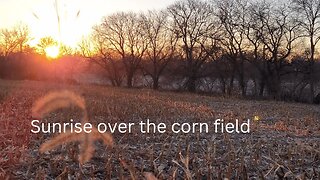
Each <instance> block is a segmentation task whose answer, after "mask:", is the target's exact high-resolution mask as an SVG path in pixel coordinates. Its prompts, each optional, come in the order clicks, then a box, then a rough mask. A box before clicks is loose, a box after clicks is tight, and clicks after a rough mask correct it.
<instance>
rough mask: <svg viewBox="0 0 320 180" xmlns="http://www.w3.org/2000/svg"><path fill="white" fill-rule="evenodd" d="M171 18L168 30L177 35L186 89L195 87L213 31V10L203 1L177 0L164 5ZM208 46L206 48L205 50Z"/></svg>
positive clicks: (207, 54)
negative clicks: (182, 59)
mask: <svg viewBox="0 0 320 180" xmlns="http://www.w3.org/2000/svg"><path fill="white" fill-rule="evenodd" d="M168 11H169V13H170V15H171V19H172V25H171V28H172V31H173V32H174V33H175V34H176V36H177V37H178V38H179V40H180V41H179V45H180V46H181V47H180V48H181V51H182V52H183V54H184V55H183V57H184V61H185V64H184V69H185V77H186V83H185V86H186V88H187V90H188V91H191V92H194V91H195V90H196V82H197V80H198V79H200V78H202V77H204V76H205V75H204V74H202V72H205V71H204V70H203V68H205V63H206V62H208V60H210V59H211V58H209V56H210V54H211V53H212V51H211V50H212V47H213V46H212V42H215V41H214V38H212V37H214V36H213V34H214V33H215V32H216V29H217V26H219V24H218V23H216V22H215V21H214V11H213V8H212V6H211V5H210V4H209V3H206V2H204V1H196V0H186V1H178V2H176V3H175V4H173V5H171V6H170V7H169V8H168ZM208 48H209V49H208Z"/></svg>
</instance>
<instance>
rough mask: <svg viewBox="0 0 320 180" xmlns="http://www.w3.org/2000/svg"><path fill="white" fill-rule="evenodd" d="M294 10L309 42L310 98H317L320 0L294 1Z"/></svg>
mask: <svg viewBox="0 0 320 180" xmlns="http://www.w3.org/2000/svg"><path fill="white" fill-rule="evenodd" d="M292 4H293V8H294V10H295V11H296V12H297V16H300V23H301V26H302V28H303V30H304V36H305V37H306V38H307V39H308V41H309V48H308V49H309V56H308V59H309V68H308V69H309V72H308V73H307V74H308V76H309V78H308V79H309V84H310V98H311V101H313V99H314V97H315V87H314V86H315V85H314V84H315V80H316V77H315V69H314V67H315V56H316V46H317V44H318V43H319V41H320V0H292Z"/></svg>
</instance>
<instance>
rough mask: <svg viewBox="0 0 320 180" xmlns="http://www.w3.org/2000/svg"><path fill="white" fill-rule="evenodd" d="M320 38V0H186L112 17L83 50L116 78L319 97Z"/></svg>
mask: <svg viewBox="0 0 320 180" xmlns="http://www.w3.org/2000/svg"><path fill="white" fill-rule="evenodd" d="M2 34H3V33H2ZM319 40H320V0H287V1H285V2H283V3H281V2H274V1H268V0H228V1H225V0H212V1H205V0H200V1H199V0H180V1H177V2H175V3H174V4H172V5H170V6H169V7H167V8H166V9H163V10H159V11H149V12H145V13H133V12H118V13H114V14H112V15H108V16H106V17H104V18H103V20H102V21H101V22H100V23H99V24H97V25H96V26H94V27H93V32H92V34H91V36H90V37H88V38H87V39H84V40H83V41H82V42H81V43H80V44H79V48H78V49H77V55H78V56H81V57H83V58H84V59H86V62H90V63H92V64H95V65H97V66H99V67H100V68H101V69H103V71H104V72H105V77H106V78H107V79H108V80H109V81H110V82H111V84H112V85H113V86H127V87H133V86H135V79H137V78H140V79H141V78H142V79H143V80H144V81H147V82H149V81H151V84H152V88H154V89H159V88H164V89H165V88H167V87H171V88H174V89H181V90H187V91H190V92H196V91H205V92H220V93H221V94H223V95H226V96H230V95H241V96H244V97H247V96H254V97H260V98H263V97H271V98H274V99H278V100H280V99H282V100H295V101H305V102H319V101H320V95H319V80H320V74H319V72H320V71H319V70H320V63H319V60H318V57H319V56H318V51H317V48H318V42H319ZM4 47H5V46H4Z"/></svg>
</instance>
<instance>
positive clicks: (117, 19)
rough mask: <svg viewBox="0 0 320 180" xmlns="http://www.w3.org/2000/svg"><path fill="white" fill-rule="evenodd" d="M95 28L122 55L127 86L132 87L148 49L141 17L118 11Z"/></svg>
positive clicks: (111, 47)
mask: <svg viewBox="0 0 320 180" xmlns="http://www.w3.org/2000/svg"><path fill="white" fill-rule="evenodd" d="M94 30H95V32H96V34H98V35H99V36H100V39H101V40H103V42H107V44H109V45H110V49H111V50H112V51H114V52H115V53H117V54H118V55H119V56H120V58H121V60H122V62H123V65H124V67H125V72H126V78H127V86H128V87H132V86H133V77H134V75H135V73H136V72H137V70H138V68H139V66H140V63H141V61H142V59H143V56H144V54H145V51H146V49H147V43H146V41H145V39H144V36H143V34H142V32H143V23H141V19H140V17H139V16H138V15H137V14H134V13H123V12H122V13H116V14H113V15H110V16H107V17H105V18H104V20H103V22H102V23H101V24H100V25H99V26H97V27H95V28H94Z"/></svg>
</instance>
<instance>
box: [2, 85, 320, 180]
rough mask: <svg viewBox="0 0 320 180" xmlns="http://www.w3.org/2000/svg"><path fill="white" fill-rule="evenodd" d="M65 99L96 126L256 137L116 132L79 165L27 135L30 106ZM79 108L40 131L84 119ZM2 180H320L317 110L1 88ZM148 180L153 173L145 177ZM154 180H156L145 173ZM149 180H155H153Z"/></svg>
mask: <svg viewBox="0 0 320 180" xmlns="http://www.w3.org/2000/svg"><path fill="white" fill-rule="evenodd" d="M61 90H69V91H72V92H75V93H76V94H78V95H80V96H82V97H83V98H84V99H85V101H86V107H87V111H88V114H89V120H90V122H91V123H92V124H95V125H96V124H98V123H116V122H118V123H119V122H124V123H130V122H133V123H138V122H140V121H145V120H147V119H149V120H150V121H152V122H154V123H165V124H166V125H167V126H168V127H169V126H170V125H172V124H173V123H177V122H178V123H196V122H198V123H199V122H202V123H207V124H208V125H209V126H210V127H212V126H213V123H214V121H215V120H216V119H219V118H220V119H224V121H225V122H235V120H236V119H239V120H240V121H244V120H247V119H250V120H251V121H250V122H251V124H250V133H249V134H241V133H240V134H239V133H232V134H228V133H215V132H214V131H213V130H212V129H211V130H209V132H207V133H206V132H202V133H199V132H195V133H173V132H172V131H170V130H168V131H166V132H165V133H159V132H158V133H144V134H143V133H141V132H140V131H139V130H138V129H135V130H133V132H131V133H124V134H121V133H119V132H116V133H113V134H112V137H113V139H114V146H113V147H108V146H105V145H103V143H102V142H100V141H97V142H95V143H94V146H95V152H94V154H93V157H92V158H91V160H90V161H89V162H87V163H85V164H83V165H81V164H79V160H78V155H79V147H78V146H79V142H72V143H65V144H63V145H61V146H58V147H56V148H55V149H54V150H51V151H47V152H44V153H39V147H40V145H41V144H43V143H44V142H46V141H47V140H49V139H51V138H53V137H54V136H56V135H55V134H43V133H39V134H33V133H31V131H30V130H31V128H32V127H31V121H32V120H33V119H34V117H32V114H31V109H32V106H33V105H34V103H35V101H36V100H37V99H39V98H40V97H43V96H45V95H46V94H48V93H49V92H53V91H61ZM80 117H81V113H80V111H79V110H78V109H77V108H74V107H71V108H68V109H63V110H58V111H55V112H53V113H51V114H50V115H49V116H46V117H45V118H43V119H41V121H42V122H66V121H69V120H70V119H74V120H75V121H77V120H79V119H80ZM0 128H1V129H0V179H4V178H9V179H90V178H92V179H145V178H146V177H149V176H148V175H147V174H148V173H147V172H150V173H152V174H153V176H155V177H156V178H158V179H224V178H228V179H295V178H296V179H320V107H319V106H315V105H307V104H296V103H285V102H275V101H254V100H243V99H237V98H222V97H210V96H201V95H195V94H189V93H174V92H156V91H153V90H148V89H125V88H112V87H102V86H93V85H64V84H58V83H46V82H35V81H3V80H1V81H0ZM146 173H147V174H146ZM149 175H150V174H149ZM147 179H150V177H149V178H147Z"/></svg>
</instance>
